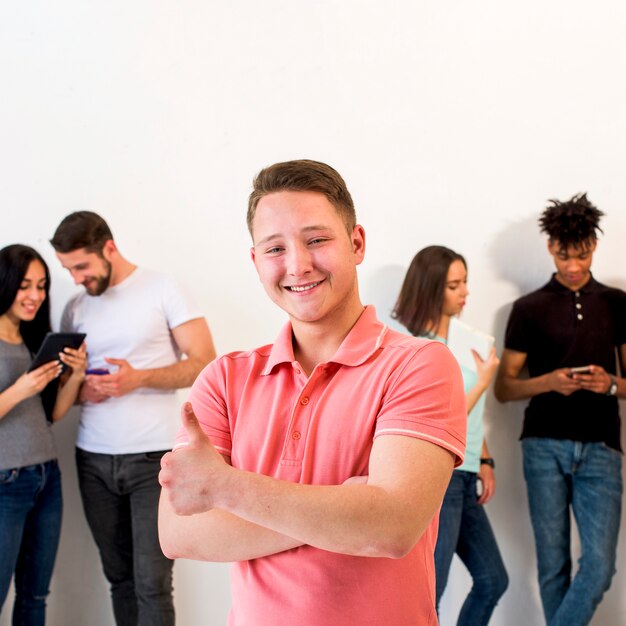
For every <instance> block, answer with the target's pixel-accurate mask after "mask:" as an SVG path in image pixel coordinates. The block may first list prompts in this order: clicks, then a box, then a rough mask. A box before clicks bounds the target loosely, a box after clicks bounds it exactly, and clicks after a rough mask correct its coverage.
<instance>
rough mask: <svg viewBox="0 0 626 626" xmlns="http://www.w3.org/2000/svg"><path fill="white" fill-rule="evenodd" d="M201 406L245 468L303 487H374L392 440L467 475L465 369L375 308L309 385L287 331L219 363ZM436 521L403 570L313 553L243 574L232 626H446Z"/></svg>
mask: <svg viewBox="0 0 626 626" xmlns="http://www.w3.org/2000/svg"><path fill="white" fill-rule="evenodd" d="M190 400H191V403H192V405H193V408H194V411H195V413H196V415H197V416H198V419H199V420H200V423H201V424H202V427H203V429H204V431H205V432H206V433H207V434H208V435H209V437H210V438H211V441H212V442H213V444H214V445H215V446H216V447H217V449H218V450H220V451H221V452H222V453H224V454H226V455H229V456H230V458H231V462H232V465H233V466H234V467H238V468H241V469H244V470H248V471H252V472H257V473H260V474H265V475H267V476H274V477H276V478H279V479H282V480H289V481H292V482H295V483H303V484H318V485H339V484H341V483H343V482H344V481H345V480H346V479H347V478H350V477H351V476H359V475H367V474H368V462H369V456H370V451H371V449H372V443H373V440H374V439H375V438H376V437H379V436H382V435H387V434H394V435H398V434H399V435H406V436H409V437H418V438H420V439H425V440H427V441H430V442H432V443H435V444H437V445H439V446H441V447H443V448H445V449H447V450H450V451H451V452H452V453H453V454H454V455H455V456H456V464H457V465H459V464H460V463H461V462H462V459H463V454H464V449H465V432H466V413H465V397H464V394H463V381H462V378H461V373H460V370H459V367H458V365H457V363H456V360H455V359H454V357H453V356H452V355H451V354H450V352H449V351H448V349H447V348H446V347H445V346H444V345H443V344H441V343H439V342H434V341H429V340H425V339H416V338H413V337H409V336H406V335H403V334H400V333H398V332H395V331H393V330H390V329H389V328H387V327H386V326H384V325H383V324H382V323H381V322H379V321H378V319H377V318H376V312H375V310H374V308H373V307H371V306H370V307H367V308H366V309H365V311H364V313H363V314H362V315H361V317H360V318H359V320H358V321H357V323H356V324H355V326H354V327H353V328H352V330H351V331H350V333H349V334H348V336H347V337H346V338H345V340H344V341H343V343H342V344H341V346H340V348H339V350H338V351H337V353H336V354H335V356H334V357H333V359H332V360H331V361H329V362H327V363H321V364H319V365H318V366H317V367H316V368H315V369H314V370H313V372H312V373H311V375H310V376H309V377H308V378H307V377H306V375H305V374H304V373H303V372H302V371H301V369H300V366H299V364H298V363H297V362H296V361H295V359H294V355H293V348H292V329H291V324H289V323H288V324H286V325H285V327H284V328H283V329H282V331H281V333H280V335H279V336H278V338H277V340H276V343H274V344H273V345H269V346H265V347H262V348H259V349H258V350H252V351H250V352H234V353H231V354H228V355H225V356H222V357H221V358H219V359H217V360H216V361H214V362H212V363H210V364H209V365H208V366H207V367H206V368H205V369H204V371H203V372H202V373H201V374H200V376H199V377H198V379H197V380H196V382H195V383H194V386H193V389H192V391H191V396H190ZM184 438H185V436H184V433H183V432H181V433H180V434H179V439H184ZM437 518H438V516H435V517H434V518H433V520H432V522H431V524H430V526H429V527H428V529H427V530H426V532H425V533H424V534H423V536H422V537H421V539H420V540H419V541H418V543H417V545H416V546H415V547H414V548H413V550H412V551H411V552H410V553H409V554H408V555H407V556H405V557H403V558H401V559H390V558H373V557H355V556H348V555H344V554H337V553H333V552H327V551H325V550H320V549H318V548H313V547H311V546H302V547H299V548H295V549H293V550H287V551H285V552H281V553H279V554H275V555H271V556H268V557H263V558H259V559H254V560H251V561H242V562H238V563H235V564H233V566H232V570H231V591H232V609H231V615H230V619H229V623H230V624H233V625H237V626H239V625H241V626H251V625H254V626H264V625H267V626H276V625H277V624H298V625H302V626H343V625H345V626H348V625H349V626H355V625H361V624H363V625H365V624H372V625H374V624H377V625H378V624H393V625H394V626H404V625H406V626H409V625H411V626H416V625H417V626H426V625H430V624H433V625H435V624H437V617H436V613H435V606H434V597H435V591H434V589H435V578H434V565H433V551H434V548H435V542H436V538H437V522H438V519H437Z"/></svg>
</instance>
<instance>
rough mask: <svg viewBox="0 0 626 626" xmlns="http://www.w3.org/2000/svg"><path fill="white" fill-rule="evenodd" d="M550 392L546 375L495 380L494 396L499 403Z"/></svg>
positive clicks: (504, 377) (502, 377) (503, 377)
mask: <svg viewBox="0 0 626 626" xmlns="http://www.w3.org/2000/svg"><path fill="white" fill-rule="evenodd" d="M549 391H552V389H551V388H550V385H549V379H548V375H547V374H544V375H542V376H535V377H534V378H516V377H513V376H500V377H498V379H497V380H496V386H495V395H496V398H497V399H498V400H500V402H509V401H511V400H524V399H526V398H532V397H534V396H538V395H539V394H541V393H548V392H549Z"/></svg>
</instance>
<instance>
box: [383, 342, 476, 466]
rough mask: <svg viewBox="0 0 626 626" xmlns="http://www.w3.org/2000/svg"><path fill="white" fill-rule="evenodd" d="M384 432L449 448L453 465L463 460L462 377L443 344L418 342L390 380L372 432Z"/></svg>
mask: <svg viewBox="0 0 626 626" xmlns="http://www.w3.org/2000/svg"><path fill="white" fill-rule="evenodd" d="M385 434H392V435H408V436H410V437H417V438H419V439H424V440H426V441H430V442H432V443H434V444H436V445H438V446H440V447H442V448H445V449H446V450H449V451H450V452H452V453H453V454H454V455H455V457H456V459H455V466H457V467H458V466H459V465H460V464H461V463H462V462H463V459H464V457H465V440H466V434H467V412H466V407H465V393H464V391H463V378H462V375H461V370H460V368H459V365H458V363H457V361H456V359H455V358H454V356H452V353H451V352H450V351H449V350H448V348H447V347H446V346H445V345H443V344H442V343H439V342H437V341H432V342H428V343H425V344H423V345H422V347H420V348H419V349H418V350H416V352H415V353H414V354H413V355H412V356H411V357H410V358H409V359H407V360H406V362H405V363H404V364H403V365H402V366H401V367H399V368H397V370H396V371H395V372H394V375H393V377H392V378H390V380H389V386H388V389H387V391H386V393H385V397H384V401H383V403H382V406H381V408H380V411H379V414H378V418H377V420H376V431H375V435H374V436H375V437H378V436H380V435H385Z"/></svg>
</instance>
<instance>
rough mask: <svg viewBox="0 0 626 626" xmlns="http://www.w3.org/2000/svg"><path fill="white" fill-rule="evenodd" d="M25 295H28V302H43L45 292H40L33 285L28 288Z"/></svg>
mask: <svg viewBox="0 0 626 626" xmlns="http://www.w3.org/2000/svg"><path fill="white" fill-rule="evenodd" d="M27 295H28V298H29V300H33V301H35V302H39V301H40V300H43V299H44V298H45V297H46V294H45V292H43V291H40V290H39V289H38V288H37V287H36V286H35V285H33V286H32V287H30V289H29V290H28V292H27Z"/></svg>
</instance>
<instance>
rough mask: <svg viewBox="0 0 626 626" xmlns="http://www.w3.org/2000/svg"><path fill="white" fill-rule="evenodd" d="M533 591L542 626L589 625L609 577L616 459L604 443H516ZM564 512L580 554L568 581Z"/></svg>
mask: <svg viewBox="0 0 626 626" xmlns="http://www.w3.org/2000/svg"><path fill="white" fill-rule="evenodd" d="M522 450H523V453H524V477H525V479H526V485H527V487H528V503H529V508H530V517H531V521H532V525H533V532H534V534H535V547H536V551H537V565H538V569H539V587H540V591H541V601H542V603H543V612H544V615H545V618H546V622H547V623H548V624H549V626H583V625H585V624H589V622H590V621H591V618H592V617H593V614H594V611H595V609H596V607H597V606H598V604H599V603H600V600H601V599H602V596H603V595H604V592H605V591H606V590H607V589H608V588H609V587H610V585H611V578H612V577H613V574H615V552H616V548H617V535H618V531H619V526H620V516H621V503H622V456H621V453H619V452H618V451H617V450H613V449H612V448H609V447H608V446H607V445H605V444H604V443H595V442H594V443H581V442H579V441H571V440H568V439H542V438H528V439H523V440H522ZM570 507H571V510H572V512H573V514H574V519H575V520H576V525H577V527H578V534H579V536H580V544H581V557H580V560H579V562H578V564H579V565H578V572H577V573H576V576H574V578H573V580H572V557H571V549H570Z"/></svg>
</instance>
